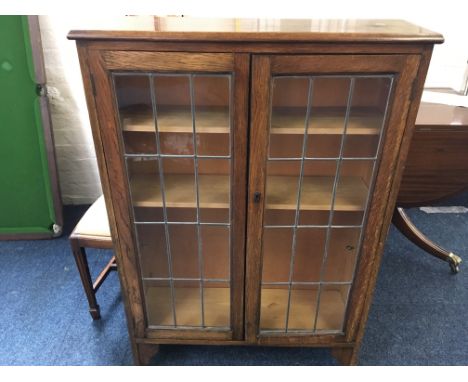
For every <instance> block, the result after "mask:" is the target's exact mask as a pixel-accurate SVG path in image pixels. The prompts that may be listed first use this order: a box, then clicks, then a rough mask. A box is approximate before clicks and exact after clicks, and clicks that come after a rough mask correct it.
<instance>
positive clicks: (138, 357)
mask: <svg viewBox="0 0 468 382" xmlns="http://www.w3.org/2000/svg"><path fill="white" fill-rule="evenodd" d="M158 352H159V345H153V344H136V352H135V353H134V354H133V361H134V363H135V365H136V366H148V365H149V363H150V361H151V359H152V358H153V357H154V356H155V355H156V354H157V353H158Z"/></svg>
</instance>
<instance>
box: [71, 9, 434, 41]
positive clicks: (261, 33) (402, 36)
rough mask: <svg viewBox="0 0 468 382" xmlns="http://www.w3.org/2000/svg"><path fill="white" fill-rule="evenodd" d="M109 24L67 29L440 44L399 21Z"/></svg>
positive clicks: (135, 20)
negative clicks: (100, 26) (106, 26)
mask: <svg viewBox="0 0 468 382" xmlns="http://www.w3.org/2000/svg"><path fill="white" fill-rule="evenodd" d="M109 21H110V22H109V23H108V25H109V28H106V29H104V28H103V29H94V30H72V31H70V33H69V34H68V38H69V39H73V40H81V39H88V40H143V41H194V42H196V41H238V42H268V41H271V42H273V41H302V42H398V43H401V42H409V43H411V42H423V43H442V42H443V37H442V35H440V34H439V33H435V32H432V31H430V30H428V29H425V28H422V27H419V26H417V25H414V24H411V23H408V22H406V21H403V20H377V19H372V20H357V19H341V20H331V19H328V20H312V19H206V18H191V17H157V16H127V17H122V18H116V19H112V20H109Z"/></svg>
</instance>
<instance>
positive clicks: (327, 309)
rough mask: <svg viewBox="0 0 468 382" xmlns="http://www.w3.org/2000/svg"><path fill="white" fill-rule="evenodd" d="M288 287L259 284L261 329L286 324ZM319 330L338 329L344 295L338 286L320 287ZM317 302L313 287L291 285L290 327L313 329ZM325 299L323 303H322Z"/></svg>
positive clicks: (279, 326)
mask: <svg viewBox="0 0 468 382" xmlns="http://www.w3.org/2000/svg"><path fill="white" fill-rule="evenodd" d="M288 293H289V292H288V290H287V289H279V288H276V289H274V288H268V287H263V288H262V295H261V312H260V329H261V330H269V329H270V330H275V329H283V330H284V328H285V322H286V311H287V306H288ZM321 301H322V303H321V304H320V311H319V314H318V316H317V329H318V330H340V329H341V324H342V322H343V318H344V311H345V299H344V298H343V295H342V293H341V292H340V291H339V290H327V289H322V292H321ZM316 302H317V290H316V289H293V290H292V291H291V306H290V313H289V322H288V328H289V329H299V330H300V329H303V330H312V329H313V325H314V318H315V311H316ZM324 302H325V303H324Z"/></svg>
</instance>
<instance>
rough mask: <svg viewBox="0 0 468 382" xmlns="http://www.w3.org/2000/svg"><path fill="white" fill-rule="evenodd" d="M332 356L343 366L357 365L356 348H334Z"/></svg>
mask: <svg viewBox="0 0 468 382" xmlns="http://www.w3.org/2000/svg"><path fill="white" fill-rule="evenodd" d="M331 354H332V356H333V357H335V359H336V360H337V361H338V362H339V363H340V364H341V365H342V366H354V365H356V364H357V349H356V348H355V347H345V348H344V347H343V348H332V349H331Z"/></svg>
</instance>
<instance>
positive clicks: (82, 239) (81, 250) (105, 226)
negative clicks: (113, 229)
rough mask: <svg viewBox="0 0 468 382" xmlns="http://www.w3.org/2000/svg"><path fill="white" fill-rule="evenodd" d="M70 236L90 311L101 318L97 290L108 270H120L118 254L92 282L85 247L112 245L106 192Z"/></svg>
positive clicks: (109, 247)
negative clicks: (117, 261)
mask: <svg viewBox="0 0 468 382" xmlns="http://www.w3.org/2000/svg"><path fill="white" fill-rule="evenodd" d="M69 240H70V245H71V248H72V252H73V256H74V257H75V261H76V265H77V267H78V271H79V273H80V277H81V282H82V283H83V288H84V290H85V293H86V297H87V299H88V303H89V313H91V317H92V318H93V320H98V319H100V318H101V313H100V310H99V305H98V304H97V301H96V292H97V291H98V289H99V287H100V286H101V285H102V283H103V282H104V280H105V279H106V278H107V276H108V275H109V273H110V272H111V271H115V270H117V263H116V261H115V256H112V258H111V259H110V261H109V262H108V263H107V265H106V266H105V267H104V269H103V270H102V271H101V273H100V274H99V276H98V277H97V278H96V280H95V281H94V283H93V281H92V279H91V274H90V272H89V267H88V259H87V255H86V251H85V248H99V249H112V238H111V234H110V229H109V220H108V218H107V210H106V205H105V203H104V197H103V196H101V197H100V198H99V199H97V200H96V201H95V202H94V203H93V205H92V206H91V207H90V208H89V209H88V210H87V211H86V213H85V214H84V215H83V217H82V218H81V219H80V221H79V222H78V224H77V225H76V227H75V229H74V230H73V232H72V233H71V235H70V237H69Z"/></svg>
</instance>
